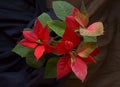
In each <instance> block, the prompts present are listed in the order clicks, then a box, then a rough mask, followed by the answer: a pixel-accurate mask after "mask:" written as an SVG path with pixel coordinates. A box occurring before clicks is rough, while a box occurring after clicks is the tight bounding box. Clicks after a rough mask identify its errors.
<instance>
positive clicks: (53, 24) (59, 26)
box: [48, 20, 66, 37]
mask: <svg viewBox="0 0 120 87" xmlns="http://www.w3.org/2000/svg"><path fill="white" fill-rule="evenodd" d="M48 26H49V28H50V29H51V30H52V31H54V32H55V33H56V34H57V35H58V36H60V37H62V35H63V33H64V31H65V27H66V25H65V23H64V22H61V21H57V20H55V21H50V22H48Z"/></svg>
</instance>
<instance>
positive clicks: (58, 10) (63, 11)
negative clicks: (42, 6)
mask: <svg viewBox="0 0 120 87" xmlns="http://www.w3.org/2000/svg"><path fill="white" fill-rule="evenodd" d="M73 8H74V6H72V5H71V4H69V3H68V2H65V1H54V2H53V9H54V12H55V14H56V16H57V17H58V18H60V19H61V20H65V17H66V16H68V15H71V13H72V9H73Z"/></svg>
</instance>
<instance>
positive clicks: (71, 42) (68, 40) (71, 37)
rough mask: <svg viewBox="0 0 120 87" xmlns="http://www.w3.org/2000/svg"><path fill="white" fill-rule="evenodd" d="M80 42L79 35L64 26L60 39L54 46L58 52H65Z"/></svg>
mask: <svg viewBox="0 0 120 87" xmlns="http://www.w3.org/2000/svg"><path fill="white" fill-rule="evenodd" d="M79 43H80V37H79V36H78V35H77V33H75V32H74V31H73V30H72V29H70V28H68V27H67V28H66V30H65V33H64V35H63V38H62V41H61V42H59V43H58V44H57V46H56V49H57V52H58V53H59V54H66V53H68V52H70V51H72V50H73V48H75V47H76V46H78V45H79Z"/></svg>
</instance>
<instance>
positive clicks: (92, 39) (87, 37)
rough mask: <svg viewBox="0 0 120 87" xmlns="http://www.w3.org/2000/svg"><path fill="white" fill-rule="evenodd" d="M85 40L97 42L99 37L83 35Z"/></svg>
mask: <svg viewBox="0 0 120 87" xmlns="http://www.w3.org/2000/svg"><path fill="white" fill-rule="evenodd" d="M83 41H84V42H97V37H89V36H83Z"/></svg>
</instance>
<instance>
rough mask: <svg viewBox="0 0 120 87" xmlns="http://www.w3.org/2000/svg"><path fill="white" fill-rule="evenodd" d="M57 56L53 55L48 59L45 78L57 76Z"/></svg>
mask: <svg viewBox="0 0 120 87" xmlns="http://www.w3.org/2000/svg"><path fill="white" fill-rule="evenodd" d="M57 62H58V58H57V57H52V58H50V59H49V60H48V62H47V65H46V70H45V76H44V77H45V78H56V68H57Z"/></svg>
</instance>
